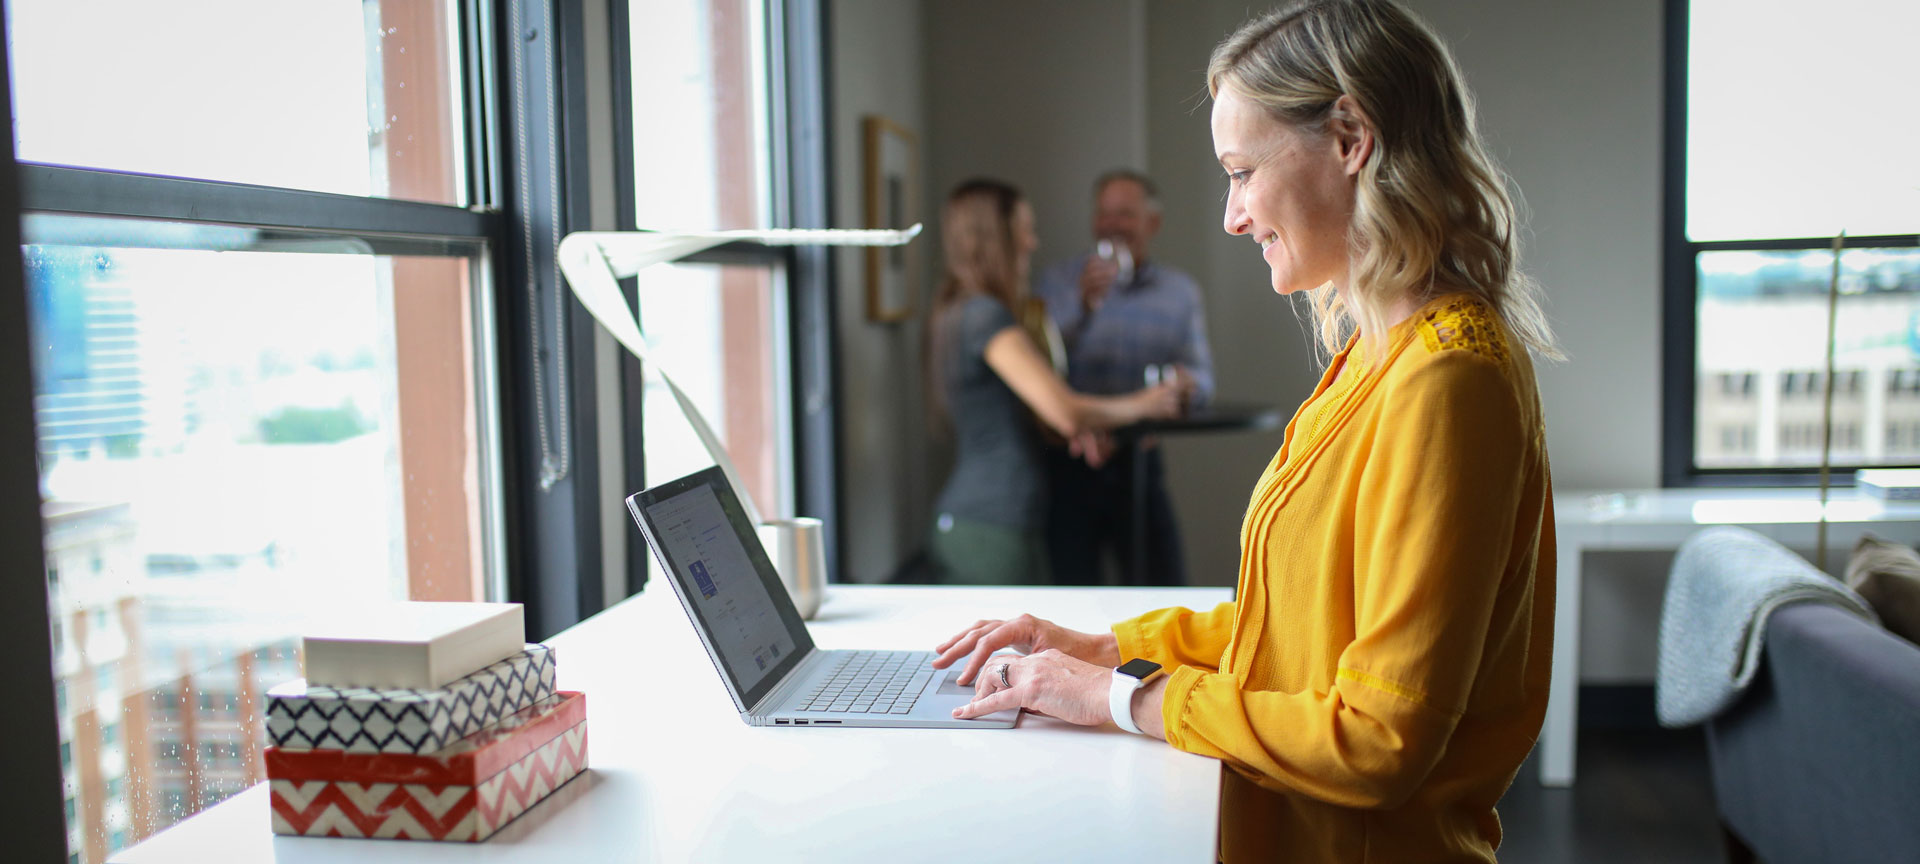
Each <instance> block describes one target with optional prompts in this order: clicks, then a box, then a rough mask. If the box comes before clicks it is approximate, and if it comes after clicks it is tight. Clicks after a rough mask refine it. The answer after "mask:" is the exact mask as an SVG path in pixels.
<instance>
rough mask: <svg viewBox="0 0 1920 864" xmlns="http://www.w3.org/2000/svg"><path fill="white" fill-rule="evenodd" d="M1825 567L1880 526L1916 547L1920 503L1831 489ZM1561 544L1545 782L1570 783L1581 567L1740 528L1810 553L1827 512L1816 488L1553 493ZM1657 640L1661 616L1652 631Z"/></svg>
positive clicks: (1543, 735)
mask: <svg viewBox="0 0 1920 864" xmlns="http://www.w3.org/2000/svg"><path fill="white" fill-rule="evenodd" d="M1825 512H1826V518H1827V566H1828V567H1829V568H1832V569H1834V570H1841V569H1843V568H1844V567H1845V562H1846V556H1847V555H1848V554H1849V553H1850V552H1851V551H1852V549H1853V544H1854V543H1855V542H1856V541H1858V540H1859V539H1860V535H1861V534H1864V533H1866V532H1868V531H1871V530H1878V531H1880V532H1882V533H1884V534H1887V535H1889V537H1888V539H1893V540H1898V541H1900V542H1902V543H1911V542H1913V541H1914V539H1915V536H1914V535H1915V533H1916V530H1917V529H1920V502H1911V501H1882V500H1880V499H1877V498H1872V497H1868V496H1866V495H1864V494H1862V493H1860V492H1858V491H1856V490H1853V489H1844V488H1843V489H1835V490H1832V491H1831V492H1830V493H1829V495H1828V501H1827V504H1826V510H1825ZM1553 515H1554V526H1555V540H1556V542H1557V545H1558V547H1559V551H1558V560H1557V562H1556V564H1555V566H1556V568H1557V574H1558V575H1557V577H1556V578H1557V582H1558V585H1557V588H1556V590H1555V596H1554V615H1553V621H1554V624H1553V631H1554V632H1553V684H1552V688H1553V689H1552V690H1551V691H1550V695H1549V697H1548V700H1547V720H1546V724H1545V728H1543V729H1541V730H1540V745H1539V746H1540V751H1541V752H1540V782H1541V784H1543V785H1546V786H1571V785H1573V776H1574V751H1575V746H1576V744H1577V743H1578V739H1579V727H1578V719H1579V714H1580V584H1581V574H1580V564H1581V556H1582V554H1583V553H1585V552H1588V551H1593V550H1620V551H1625V550H1631V551H1672V550H1675V549H1679V548H1680V544H1681V543H1684V542H1686V539H1687V538H1688V537H1691V536H1693V534H1694V532H1696V531H1699V530H1701V529H1703V528H1708V527H1711V526H1714V525H1739V526H1741V527H1745V528H1750V529H1752V530H1754V531H1757V532H1759V533H1761V534H1764V535H1766V536H1768V537H1771V538H1773V539H1774V540H1776V541H1779V543H1780V544H1781V545H1783V546H1788V547H1791V548H1795V549H1809V550H1810V549H1812V548H1814V544H1815V542H1816V535H1817V533H1818V530H1819V522H1820V516H1821V506H1820V492H1819V490H1818V489H1812V488H1798V489H1738V488H1712V489H1638V490H1622V491H1601V492H1566V493H1561V494H1558V495H1555V496H1553ZM1647 630H1648V636H1649V638H1652V637H1653V636H1654V635H1655V634H1656V633H1657V630H1658V626H1657V622H1655V624H1654V625H1653V626H1649V627H1648V628H1647Z"/></svg>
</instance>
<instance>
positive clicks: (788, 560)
mask: <svg viewBox="0 0 1920 864" xmlns="http://www.w3.org/2000/svg"><path fill="white" fill-rule="evenodd" d="M756 527H757V528H758V530H759V533H760V545H761V546H764V547H766V550H767V558H768V559H770V560H772V561H773V570H774V572H776V573H779V574H780V582H781V584H784V585H786V586H787V593H788V594H789V595H791V596H792V597H793V605H794V606H795V607H798V608H799V610H800V617H802V618H807V619H811V618H812V617H813V616H814V615H815V614H816V613H818V612H819V611H820V600H821V598H822V597H824V596H825V595H826V590H827V547H826V543H825V542H824V540H825V534H826V529H825V527H823V525H822V524H821V522H820V520H818V519H814V518H812V517H809V516H802V517H800V518H798V519H772V520H768V521H766V522H762V523H760V524H759V525H758V526H756Z"/></svg>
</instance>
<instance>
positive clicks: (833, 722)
mask: <svg viewBox="0 0 1920 864" xmlns="http://www.w3.org/2000/svg"><path fill="white" fill-rule="evenodd" d="M813 725H815V726H838V725H840V721H838V720H815V721H813Z"/></svg>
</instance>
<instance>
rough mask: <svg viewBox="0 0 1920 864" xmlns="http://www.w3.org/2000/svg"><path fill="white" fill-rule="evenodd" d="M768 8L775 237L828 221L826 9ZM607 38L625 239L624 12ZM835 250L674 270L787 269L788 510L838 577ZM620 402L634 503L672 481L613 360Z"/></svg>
mask: <svg viewBox="0 0 1920 864" xmlns="http://www.w3.org/2000/svg"><path fill="white" fill-rule="evenodd" d="M759 2H762V3H763V4H764V5H765V8H766V20H767V27H766V32H767V44H766V45H765V46H764V48H765V50H766V51H767V63H766V68H767V70H768V75H769V76H770V78H769V80H768V81H767V82H766V86H767V92H768V96H769V99H768V102H769V106H768V109H769V111H770V112H771V116H770V117H768V118H767V119H768V124H769V126H768V131H769V134H768V139H769V140H770V141H772V142H773V148H774V152H773V153H771V154H768V155H769V156H770V159H771V167H772V172H771V173H772V182H771V183H770V184H769V186H770V187H771V189H772V198H773V200H772V201H771V205H772V206H771V208H770V209H771V213H772V224H773V227H777V228H827V227H830V225H829V223H828V215H827V214H828V213H830V212H832V200H831V198H830V197H829V196H830V189H831V187H832V184H831V183H830V182H829V181H828V165H829V164H830V163H829V159H830V156H831V153H832V148H831V145H832V142H831V140H830V138H829V130H830V128H831V125H830V124H829V122H828V117H830V116H831V113H830V111H829V107H830V106H829V105H828V102H827V99H828V96H827V94H828V92H829V90H828V87H827V81H828V72H829V70H828V69H827V65H826V63H827V59H826V58H827V51H826V42H825V33H826V25H827V18H826V10H825V4H824V3H822V2H820V0H759ZM609 20H610V21H611V26H610V27H609V28H608V29H609V30H610V32H611V34H612V38H613V52H612V56H613V72H614V75H613V78H614V124H615V128H616V129H617V130H620V131H619V132H618V133H617V134H616V136H615V137H616V145H615V153H614V177H615V186H616V189H617V191H616V198H615V211H616V219H617V221H618V223H619V224H618V228H619V229H620V230H632V229H633V227H634V221H635V218H636V215H635V214H636V213H637V212H638V205H637V202H636V200H635V195H636V194H637V192H636V189H635V177H634V165H633V158H634V157H633V142H632V140H631V139H630V138H629V137H628V135H627V134H626V130H629V129H632V128H633V93H632V90H631V86H630V82H631V77H632V76H631V74H630V73H629V71H628V70H629V64H630V62H631V58H632V45H631V40H630V39H629V29H628V26H629V18H628V17H627V9H626V4H625V3H624V2H620V0H613V3H612V9H611V10H610V19H609ZM831 253H832V250H830V249H828V248H825V247H819V246H783V247H774V246H767V245H764V244H760V243H749V242H739V243H728V244H725V245H723V246H717V247H714V248H712V249H707V250H705V251H702V252H696V253H694V254H692V255H688V256H685V257H683V258H680V259H677V261H676V263H683V264H713V265H739V266H760V267H773V266H784V268H785V270H786V288H787V296H788V303H787V312H788V320H787V332H788V337H789V338H788V340H787V344H788V346H789V348H790V354H789V356H788V357H787V361H788V363H789V367H788V368H789V370H790V374H791V378H790V382H789V383H790V385H791V386H792V388H793V391H794V392H793V398H792V399H790V400H789V402H790V404H791V406H792V412H793V413H792V416H791V417H790V418H789V419H790V421H791V428H792V429H793V434H794V442H793V458H794V465H793V470H794V490H795V498H796V501H795V505H796V508H797V510H798V512H799V513H801V514H805V515H808V516H815V517H818V518H821V519H823V520H824V521H825V522H826V523H827V526H828V530H827V533H826V544H825V546H826V548H825V550H824V551H825V553H826V559H827V562H828V568H827V569H828V572H830V573H844V572H845V569H844V567H843V566H842V565H843V563H844V562H843V560H842V558H841V554H842V552H841V550H842V549H844V548H845V544H844V543H843V542H841V531H842V529H841V527H840V526H841V522H842V520H841V519H840V518H839V516H840V502H841V494H840V480H839V470H838V466H839V464H840V458H841V454H840V445H839V436H838V434H837V432H836V426H835V417H836V415H837V406H838V404H839V398H838V394H839V392H840V377H839V374H840V373H839V365H838V362H837V358H836V355H835V352H834V351H833V346H834V345H835V344H836V343H837V339H838V336H837V325H836V324H835V320H836V314H835V310H836V301H835V298H834V296H833V291H832V286H833V284H834V263H833V255H832V254H831ZM620 290H621V292H622V294H623V295H624V296H625V297H626V300H627V303H628V305H629V306H630V307H631V308H633V309H635V310H638V309H639V308H640V302H639V294H638V280H636V279H632V278H629V279H622V280H620ZM620 376H621V380H620V385H619V386H620V391H621V393H622V394H623V399H624V406H623V410H624V412H625V414H624V417H623V424H624V430H625V437H624V441H623V451H624V452H623V457H624V460H625V466H626V470H625V476H624V482H625V483H626V485H627V490H626V492H625V493H623V495H622V497H624V495H625V494H631V493H633V492H638V491H640V490H642V489H645V488H647V487H648V486H649V485H652V484H657V483H664V482H667V481H669V480H672V479H674V478H672V477H650V476H649V475H648V474H647V471H646V459H645V447H644V441H643V440H642V434H641V433H642V430H643V429H644V428H645V427H644V425H643V423H642V420H643V417H642V414H641V407H642V403H643V399H642V393H641V388H642V382H643V379H642V370H641V368H640V362H639V360H637V359H635V358H634V357H633V356H632V355H631V354H628V353H626V352H624V351H623V352H621V358H620ZM627 536H628V540H629V543H628V549H629V550H630V551H629V554H628V555H627V585H626V590H627V593H628V594H629V595H631V594H633V593H636V592H638V591H640V589H641V588H642V587H644V586H645V585H646V581H647V575H648V573H649V572H650V571H651V567H652V564H653V560H652V556H651V554H649V552H648V550H647V548H646V544H645V542H644V541H642V540H641V539H640V535H639V531H638V529H637V528H633V529H632V530H630V531H629V532H628V535H627Z"/></svg>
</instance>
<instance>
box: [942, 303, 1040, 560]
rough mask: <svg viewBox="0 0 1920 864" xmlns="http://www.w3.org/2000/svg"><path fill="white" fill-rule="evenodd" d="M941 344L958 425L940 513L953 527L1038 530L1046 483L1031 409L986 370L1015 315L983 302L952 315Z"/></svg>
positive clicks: (951, 407) (945, 322)
mask: <svg viewBox="0 0 1920 864" xmlns="http://www.w3.org/2000/svg"><path fill="white" fill-rule="evenodd" d="M939 326H940V327H941V328H943V332H942V333H941V334H940V335H941V337H942V338H941V339H939V340H936V344H937V345H940V346H943V347H944V350H945V355H944V356H942V357H941V358H940V360H941V364H940V371H941V378H942V379H943V380H942V382H941V384H942V386H943V387H945V388H946V396H947V409H948V413H949V414H950V415H951V416H952V418H953V430H954V442H955V448H954V462H953V474H952V475H950V476H949V477H947V486H946V488H945V489H942V490H941V491H940V499H939V501H938V502H937V506H938V508H939V509H938V512H940V513H943V514H951V515H952V516H953V517H954V518H955V519H965V520H969V521H974V522H987V523H991V524H994V525H1006V526H1009V527H1013V528H1020V529H1028V530H1035V531H1037V530H1039V529H1040V528H1041V520H1042V519H1044V518H1045V515H1044V505H1045V500H1044V496H1045V494H1046V487H1045V485H1044V484H1045V482H1046V481H1045V478H1044V476H1043V475H1042V473H1041V472H1042V468H1041V465H1040V443H1039V440H1038V438H1037V437H1036V436H1035V430H1034V427H1033V420H1032V419H1031V418H1030V417H1029V416H1028V414H1027V409H1026V406H1025V405H1024V404H1022V403H1021V402H1020V397H1018V396H1015V395H1014V393H1013V390H1012V389H1010V388H1008V387H1007V382H1005V381H1002V380H1000V376H999V375H997V374H995V373H994V371H993V368H992V367H990V366H988V365H987V358H986V351H987V342H988V341H989V340H991V339H992V338H993V337H994V334H996V333H999V332H1000V331H1002V330H1005V329H1007V328H1008V327H1013V326H1016V322H1015V321H1014V318H1013V313H1012V312H1011V311H1009V310H1008V309H1007V307H1006V306H1004V305H1002V304H1001V303H1000V301H999V300H996V299H994V298H992V297H988V296H984V295H978V296H974V297H972V298H969V299H967V300H965V301H963V302H962V303H960V305H958V306H956V307H954V308H952V309H950V310H948V311H947V313H946V315H945V317H944V319H943V320H941V321H940V322H939Z"/></svg>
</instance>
